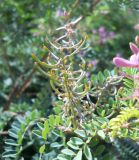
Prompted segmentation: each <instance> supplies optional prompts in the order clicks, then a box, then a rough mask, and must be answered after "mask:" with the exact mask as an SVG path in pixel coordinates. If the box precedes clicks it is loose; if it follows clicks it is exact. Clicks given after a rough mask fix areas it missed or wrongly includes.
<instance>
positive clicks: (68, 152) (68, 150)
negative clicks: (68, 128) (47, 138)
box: [61, 148, 75, 156]
mask: <svg viewBox="0 0 139 160" xmlns="http://www.w3.org/2000/svg"><path fill="white" fill-rule="evenodd" d="M61 152H62V153H63V154H66V155H69V156H74V155H75V153H74V152H73V151H72V150H70V149H68V148H66V149H63V150H62V151H61Z"/></svg>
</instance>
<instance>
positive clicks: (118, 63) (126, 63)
mask: <svg viewBox="0 0 139 160" xmlns="http://www.w3.org/2000/svg"><path fill="white" fill-rule="evenodd" d="M113 63H114V64H115V65H116V66H117V67H134V68H138V67H139V65H137V64H134V63H133V62H130V61H128V60H126V59H124V58H120V57H115V58H114V59H113Z"/></svg>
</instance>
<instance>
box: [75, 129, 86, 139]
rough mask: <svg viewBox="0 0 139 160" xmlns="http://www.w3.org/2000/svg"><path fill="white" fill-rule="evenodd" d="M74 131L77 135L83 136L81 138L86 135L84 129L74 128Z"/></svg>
mask: <svg viewBox="0 0 139 160" xmlns="http://www.w3.org/2000/svg"><path fill="white" fill-rule="evenodd" d="M74 132H75V133H76V134H77V135H79V136H80V137H83V138H85V137H86V134H85V131H83V130H79V129H76V130H75V131H74Z"/></svg>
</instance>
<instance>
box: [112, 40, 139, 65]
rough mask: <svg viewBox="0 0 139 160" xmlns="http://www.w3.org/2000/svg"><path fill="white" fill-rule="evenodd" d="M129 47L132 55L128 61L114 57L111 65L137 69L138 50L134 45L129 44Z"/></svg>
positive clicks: (138, 61)
mask: <svg viewBox="0 0 139 160" xmlns="http://www.w3.org/2000/svg"><path fill="white" fill-rule="evenodd" d="M129 46H130V49H131V51H132V53H133V55H132V56H131V57H130V59H129V60H126V59H124V58H121V57H115V58H114V59H113V63H114V64H115V65H116V66H117V67H131V68H139V48H138V47H137V46H136V45H135V44H134V43H129Z"/></svg>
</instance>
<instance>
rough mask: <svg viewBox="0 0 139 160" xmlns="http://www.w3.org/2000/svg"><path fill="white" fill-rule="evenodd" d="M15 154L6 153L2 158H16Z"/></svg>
mask: <svg viewBox="0 0 139 160" xmlns="http://www.w3.org/2000/svg"><path fill="white" fill-rule="evenodd" d="M16 153H17V152H16V151H6V152H4V153H3V155H2V157H3V158H8V157H10V158H16Z"/></svg>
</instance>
